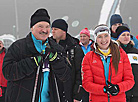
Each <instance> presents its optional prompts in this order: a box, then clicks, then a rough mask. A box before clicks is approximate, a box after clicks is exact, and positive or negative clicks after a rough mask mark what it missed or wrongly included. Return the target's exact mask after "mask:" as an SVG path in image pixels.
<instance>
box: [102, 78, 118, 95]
mask: <svg viewBox="0 0 138 102" xmlns="http://www.w3.org/2000/svg"><path fill="white" fill-rule="evenodd" d="M107 83H108V86H107V85H106V86H104V89H105V91H104V92H105V93H107V94H111V95H112V96H116V95H117V94H118V93H119V86H118V85H115V84H112V83H111V82H109V81H108V80H107Z"/></svg>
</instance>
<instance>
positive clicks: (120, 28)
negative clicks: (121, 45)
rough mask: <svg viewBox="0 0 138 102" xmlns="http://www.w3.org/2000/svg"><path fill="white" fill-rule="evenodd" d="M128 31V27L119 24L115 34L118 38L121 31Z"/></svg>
mask: <svg viewBox="0 0 138 102" xmlns="http://www.w3.org/2000/svg"><path fill="white" fill-rule="evenodd" d="M126 31H127V32H130V30H129V28H128V27H126V26H119V27H117V29H116V34H117V39H118V38H119V36H120V35H121V34H122V33H123V32H126Z"/></svg>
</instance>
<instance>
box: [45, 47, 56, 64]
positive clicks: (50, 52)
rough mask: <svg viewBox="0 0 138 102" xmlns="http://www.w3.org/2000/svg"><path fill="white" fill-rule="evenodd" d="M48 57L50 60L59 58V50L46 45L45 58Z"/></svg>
mask: <svg viewBox="0 0 138 102" xmlns="http://www.w3.org/2000/svg"><path fill="white" fill-rule="evenodd" d="M46 58H48V59H49V61H50V62H53V61H54V60H55V59H57V52H56V51H55V50H54V49H51V48H48V47H46V49H45V55H44V60H45V59H46Z"/></svg>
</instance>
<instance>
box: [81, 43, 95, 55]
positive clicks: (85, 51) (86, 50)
mask: <svg viewBox="0 0 138 102" xmlns="http://www.w3.org/2000/svg"><path fill="white" fill-rule="evenodd" d="M92 43H93V41H92V40H90V41H89V44H88V46H87V49H86V48H85V47H84V46H83V44H82V43H81V42H80V43H79V44H80V46H81V48H82V50H83V52H84V54H85V55H86V53H87V52H89V51H90V50H91V45H92Z"/></svg>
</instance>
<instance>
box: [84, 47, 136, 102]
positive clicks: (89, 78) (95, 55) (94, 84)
mask: <svg viewBox="0 0 138 102" xmlns="http://www.w3.org/2000/svg"><path fill="white" fill-rule="evenodd" d="M94 45H95V44H94ZM102 56H103V55H102V54H101V53H100V52H98V51H97V49H96V47H95V46H94V48H93V51H90V52H88V53H87V54H86V55H85V56H84V59H83V62H82V71H83V72H84V74H83V81H82V85H83V87H84V89H85V90H86V91H88V92H89V93H90V97H89V98H90V102H101V101H102V102H126V97H125V91H128V90H129V89H131V88H132V87H133V85H134V77H133V74H132V68H131V65H130V62H129V59H128V57H127V54H126V53H125V52H124V51H123V49H122V48H120V61H119V65H118V72H117V74H116V73H115V68H114V66H113V62H112V55H111V54H109V55H108V56H107V57H102ZM108 57H109V58H110V61H109V71H107V72H108V73H109V74H108V81H110V82H111V83H112V84H114V85H118V86H119V93H118V95H116V96H111V95H107V93H104V89H103V88H104V86H106V79H105V75H106V73H105V68H104V67H105V65H106V61H104V63H103V61H102V60H103V58H104V59H105V58H108ZM107 67H108V66H107Z"/></svg>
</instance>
